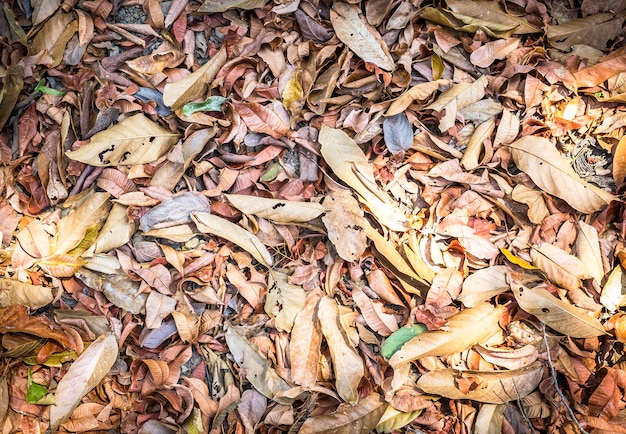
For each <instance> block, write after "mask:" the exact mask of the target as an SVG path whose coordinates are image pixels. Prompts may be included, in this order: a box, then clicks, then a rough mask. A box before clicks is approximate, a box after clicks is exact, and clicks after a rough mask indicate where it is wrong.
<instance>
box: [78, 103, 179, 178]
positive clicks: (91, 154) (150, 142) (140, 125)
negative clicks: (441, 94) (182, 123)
mask: <svg viewBox="0 0 626 434" xmlns="http://www.w3.org/2000/svg"><path fill="white" fill-rule="evenodd" d="M177 141H178V134H177V133H173V132H171V131H170V130H168V129H165V128H163V127H161V126H160V125H158V124H156V123H154V122H152V121H151V120H150V119H148V118H147V117H145V116H144V115H143V114H136V115H134V116H131V117H129V118H126V119H124V120H123V121H122V122H120V123H119V124H117V125H114V126H112V127H110V128H108V129H106V130H104V131H101V132H99V133H97V134H95V135H94V136H93V137H92V138H91V141H90V142H89V143H88V144H86V145H84V146H81V147H80V148H79V149H77V150H76V151H68V152H66V155H67V156H68V157H69V158H71V159H72V160H76V161H80V162H82V163H87V164H91V165H92V166H118V165H121V164H124V165H128V166H132V165H134V164H145V163H151V162H153V161H156V160H158V159H159V158H160V157H161V156H163V155H164V154H165V153H167V151H169V150H170V148H171V147H172V146H173V145H174V143H176V142H177Z"/></svg>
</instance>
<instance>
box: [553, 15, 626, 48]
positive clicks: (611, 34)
mask: <svg viewBox="0 0 626 434" xmlns="http://www.w3.org/2000/svg"><path fill="white" fill-rule="evenodd" d="M623 23H624V18H623V17H617V18H616V17H615V16H614V15H613V14H609V13H600V14H594V15H590V16H587V17H583V18H576V19H573V20H569V21H567V22H565V23H564V24H559V25H556V26H549V27H548V29H547V30H546V36H547V38H548V41H549V42H550V44H552V46H553V47H555V48H558V49H559V50H564V51H569V50H570V49H571V47H572V46H573V45H576V44H586V45H591V46H592V47H596V48H598V49H600V50H603V49H605V48H606V44H607V42H608V41H609V40H611V39H614V38H615V37H617V35H619V34H620V32H621V31H622V24H623Z"/></svg>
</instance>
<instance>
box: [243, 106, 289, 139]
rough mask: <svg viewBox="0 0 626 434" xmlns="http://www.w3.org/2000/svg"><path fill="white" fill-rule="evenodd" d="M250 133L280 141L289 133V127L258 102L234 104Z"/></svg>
mask: <svg viewBox="0 0 626 434" xmlns="http://www.w3.org/2000/svg"><path fill="white" fill-rule="evenodd" d="M232 105H233V107H234V108H235V110H237V113H238V114H239V116H241V118H242V119H243V121H244V122H245V123H246V125H247V126H248V129H249V130H250V131H253V132H255V133H265V134H267V135H269V136H272V137H274V138H275V139H280V138H281V137H283V136H286V135H287V134H288V133H289V127H288V125H287V124H286V123H285V122H283V120H282V119H281V118H280V117H279V116H278V115H277V114H276V113H275V112H274V111H273V110H271V109H269V108H268V107H266V106H264V105H261V104H259V103H256V102H238V101H233V102H232Z"/></svg>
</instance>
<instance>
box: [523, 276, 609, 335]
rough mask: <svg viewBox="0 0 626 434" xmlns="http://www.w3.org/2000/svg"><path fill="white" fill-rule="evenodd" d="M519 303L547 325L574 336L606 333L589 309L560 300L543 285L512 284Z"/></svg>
mask: <svg viewBox="0 0 626 434" xmlns="http://www.w3.org/2000/svg"><path fill="white" fill-rule="evenodd" d="M511 289H512V290H513V294H514V295H515V299H516V300H517V303H518V304H519V305H520V307H521V308H522V309H524V310H525V311H526V312H528V313H529V314H531V315H535V316H536V317H537V318H538V319H539V320H540V321H542V322H544V323H545V324H546V325H547V326H549V327H551V328H552V329H554V330H556V331H557V332H559V333H562V334H564V335H567V336H571V337H573V338H591V337H596V336H602V335H604V334H606V333H605V331H604V327H603V326H602V323H600V321H598V320H597V319H596V318H594V317H592V316H590V315H588V314H587V311H586V310H584V309H580V308H578V307H576V306H573V305H571V304H569V303H566V302H564V301H561V300H559V299H558V298H556V297H555V296H553V295H552V294H550V293H549V292H548V291H546V290H545V289H542V288H541V287H535V288H527V287H525V286H523V285H519V284H512V285H511Z"/></svg>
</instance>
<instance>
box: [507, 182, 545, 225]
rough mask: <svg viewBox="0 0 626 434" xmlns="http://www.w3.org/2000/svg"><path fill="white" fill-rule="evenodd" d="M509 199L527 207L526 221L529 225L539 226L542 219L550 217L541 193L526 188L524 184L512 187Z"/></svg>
mask: <svg viewBox="0 0 626 434" xmlns="http://www.w3.org/2000/svg"><path fill="white" fill-rule="evenodd" d="M511 198H512V199H513V200H514V201H516V202H520V203H523V204H526V205H527V206H528V220H530V221H531V223H535V224H537V225H538V224H541V222H542V221H543V219H545V218H546V217H548V216H549V215H550V210H549V209H548V205H546V201H545V199H544V197H543V192H542V191H540V190H537V189H535V188H528V187H526V186H525V185H524V184H517V185H516V186H515V187H513V191H512V192H511Z"/></svg>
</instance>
